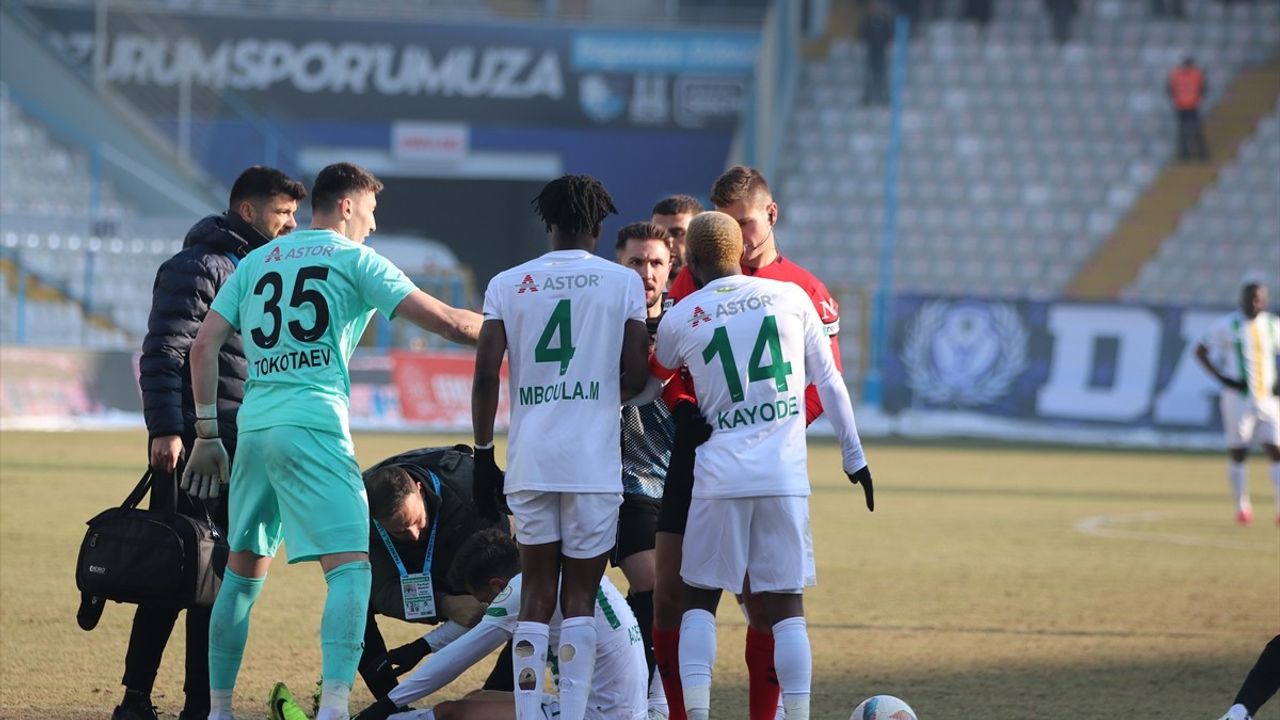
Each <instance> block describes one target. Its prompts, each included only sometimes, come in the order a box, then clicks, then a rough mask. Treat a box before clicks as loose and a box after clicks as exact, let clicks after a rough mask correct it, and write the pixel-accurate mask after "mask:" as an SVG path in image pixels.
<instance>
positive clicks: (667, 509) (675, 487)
mask: <svg viewBox="0 0 1280 720" xmlns="http://www.w3.org/2000/svg"><path fill="white" fill-rule="evenodd" d="M711 202H712V204H714V205H715V209H716V210H718V211H720V212H723V213H726V214H728V215H729V216H731V217H733V218H734V219H735V220H737V221H738V225H739V226H740V228H741V230H742V239H743V248H744V249H743V254H742V261H741V267H742V272H743V273H744V274H746V275H750V276H753V277H762V278H769V279H773V280H784V281H786V282H790V283H794V284H796V285H799V286H800V288H801V289H803V290H804V291H805V293H806V294H807V295H808V296H809V299H810V301H811V302H812V303H813V307H814V309H815V310H816V311H817V313H818V317H819V318H821V320H822V323H823V330H824V332H825V333H826V335H827V336H828V337H829V338H830V340H831V352H832V355H833V356H834V357H835V362H836V367H837V368H840V367H841V363H840V343H839V340H838V339H837V337H836V336H837V334H838V333H839V332H840V308H839V305H838V304H837V303H836V300H835V298H833V297H832V296H831V293H830V292H828V290H827V288H826V286H825V285H823V284H822V281H821V280H819V279H818V278H816V277H814V276H813V274H812V273H810V272H808V271H807V270H805V269H804V268H802V267H800V266H798V265H796V264H795V263H793V262H791V261H789V260H787V259H786V258H784V257H782V255H780V254H779V252H778V247H777V240H776V238H775V237H774V233H773V228H774V225H776V224H777V222H778V203H776V202H774V200H773V195H772V193H771V192H770V190H769V184H768V183H767V182H766V181H765V179H764V176H763V175H761V174H760V172H759V171H758V170H755V169H754V168H749V167H744V166H741V165H738V166H734V167H732V168H729V169H728V170H726V171H725V172H724V174H722V175H721V176H720V177H719V178H717V179H716V181H715V183H714V184H713V185H712V187H711ZM697 288H698V284H697V281H696V279H695V278H694V276H693V274H692V273H691V272H689V270H688V269H687V268H686V269H684V270H682V271H681V272H680V274H679V275H677V276H676V279H675V280H674V281H673V282H672V284H671V292H670V294H669V297H668V304H669V305H670V304H674V303H677V302H679V301H680V300H681V299H683V298H684V297H686V296H688V295H689V294H690V293H692V292H693V291H694V290H696V289H697ZM671 395H673V393H670V392H669V393H668V396H671ZM804 404H805V422H806V423H812V422H813V421H814V420H815V419H817V418H818V417H819V416H820V415H821V414H822V400H821V398H820V397H819V396H818V392H817V390H816V389H815V388H813V387H809V388H808V389H807V390H806V391H805V401H804ZM673 407H674V408H675V410H674V411H673V412H674V414H675V416H676V421H677V428H676V452H674V453H673V457H672V464H671V472H670V473H669V474H668V477H667V488H666V496H664V497H663V501H662V516H661V517H660V518H659V525H658V539H657V553H658V573H659V576H658V581H657V589H656V591H655V594H654V626H655V628H658V629H657V630H655V632H654V654H655V656H656V659H657V663H658V666H659V669H660V671H662V677H663V685H664V687H665V688H666V692H667V698H668V700H670V701H671V702H672V703H676V698H677V697H678V696H679V692H680V690H679V675H678V673H677V672H675V665H676V649H677V647H678V645H679V630H678V628H672V627H671V626H670V625H668V624H667V623H668V622H676V621H675V620H673V617H679V616H680V615H681V614H682V613H683V612H684V606H683V604H682V602H683V596H682V594H681V591H680V590H679V589H678V585H679V584H678V582H677V579H676V578H675V577H674V576H669V572H670V570H672V569H674V568H678V567H679V566H680V556H679V548H680V542H679V539H680V538H681V537H682V536H683V535H684V527H685V520H686V517H687V515H688V502H689V500H688V498H689V483H691V482H692V478H691V477H690V475H689V473H691V472H692V471H691V468H692V464H691V461H690V460H686V459H685V458H686V456H687V455H688V453H690V452H692V451H693V448H694V447H696V445H697V443H698V442H699V441H700V438H703V437H705V434H706V432H707V430H706V428H705V423H703V422H702V420H701V418H700V416H698V415H697V413H696V412H693V408H692V407H689V408H684V407H682V404H674V405H673ZM686 448H687V449H686ZM668 533H669V534H670V535H668ZM673 585H674V586H675V587H673ZM738 602H739V604H741V605H742V607H743V612H744V614H746V616H747V621H748V625H747V639H746V662H747V674H748V678H749V684H748V687H749V691H748V692H749V701H748V704H749V707H750V718H751V720H773V718H774V716H775V714H776V712H777V708H778V693H779V688H778V683H777V681H776V677H777V673H776V672H775V670H774V668H773V655H774V652H773V636H772V635H771V634H770V633H769V627H768V625H767V624H766V623H764V622H763V621H761V620H760V618H761V617H763V608H762V607H761V606H760V603H759V602H758V600H757V598H755V597H754V596H752V595H751V594H750V593H747V594H746V595H745V596H743V597H740V598H739V599H738ZM672 720H681V718H679V717H674V716H673V718H672Z"/></svg>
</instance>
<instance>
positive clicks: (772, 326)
mask: <svg viewBox="0 0 1280 720" xmlns="http://www.w3.org/2000/svg"><path fill="white" fill-rule="evenodd" d="M766 350H768V351H769V359H770V362H769V364H768V365H761V364H760V363H762V362H763V361H764V353H765V351H766ZM717 355H719V356H720V366H721V368H723V369H724V379H725V383H726V384H727V385H728V386H729V397H730V399H732V400H733V401H734V402H742V399H743V398H744V397H746V394H745V392H744V391H743V389H742V378H740V377H738V363H737V361H736V360H735V359H734V357H733V345H731V344H730V343H729V331H728V330H726V329H725V327H724V326H723V325H721V326H720V327H718V328H716V330H715V332H714V333H712V335H711V342H710V343H707V347H706V349H704V350H703V351H702V361H703V362H705V363H707V364H708V365H710V364H711V359H712V358H714V357H715V356H717ZM790 374H791V363H789V362H787V361H786V360H785V359H783V357H782V340H781V339H780V338H779V337H778V318H776V317H774V316H773V315H765V316H764V319H763V320H762V321H761V322H760V330H759V332H758V333H757V334H756V345H755V347H754V348H752V350H751V361H750V362H749V363H748V364H747V382H756V381H757V380H773V381H774V383H775V386H776V387H777V388H778V392H786V391H787V375H790Z"/></svg>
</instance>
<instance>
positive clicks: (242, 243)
mask: <svg viewBox="0 0 1280 720" xmlns="http://www.w3.org/2000/svg"><path fill="white" fill-rule="evenodd" d="M306 194H307V191H306V188H304V187H303V185H302V183H299V182H298V181H296V180H294V179H292V178H290V177H289V176H287V175H285V174H284V173H282V172H280V171H279V170H276V169H274V168H269V167H263V166H260V165H255V166H253V167H250V168H248V169H247V170H245V171H244V172H242V173H241V174H240V177H238V178H236V181H235V184H234V185H232V187H231V200H230V203H229V207H228V209H227V211H226V212H225V213H223V214H221V215H210V216H208V217H205V218H203V219H202V220H200V221H199V222H197V223H196V224H195V225H194V226H193V227H192V228H191V230H189V231H188V232H187V237H186V239H185V240H184V241H183V247H182V250H181V251H179V252H178V253H177V254H176V255H174V256H173V257H172V258H169V259H168V260H166V261H165V262H164V264H162V265H161V266H160V269H159V271H158V272H157V273H156V280H155V285H154V286H153V288H152V300H151V315H150V317H149V318H148V320H147V335H146V338H145V339H144V340H143V343H142V358H141V360H140V363H139V370H140V377H139V382H140V384H141V386H142V406H143V414H144V416H145V418H146V423H147V436H148V443H149V445H148V458H149V462H150V465H151V468H152V470H153V471H154V472H155V473H156V475H157V478H159V480H158V481H157V482H156V483H155V484H154V485H153V486H152V489H151V500H150V503H151V506H152V507H154V508H167V507H169V506H170V503H173V502H174V500H175V498H174V496H173V495H174V493H175V492H177V490H176V483H175V482H173V481H172V478H174V477H175V476H176V475H178V474H181V472H182V468H183V460H184V459H185V457H186V455H187V453H188V452H189V450H190V448H191V444H192V442H193V441H194V439H195V420H196V414H195V403H194V401H193V400H192V397H191V371H190V367H189V365H188V358H187V354H188V351H189V350H190V348H191V343H192V341H193V340H194V339H195V336H196V331H198V330H199V329H200V323H201V322H202V321H203V320H204V316H205V314H206V313H208V311H209V304H210V303H212V302H213V298H214V296H215V295H216V294H217V293H218V289H219V288H221V287H222V285H223V283H225V282H226V281H227V278H228V277H230V276H231V273H232V272H233V271H235V268H236V265H237V264H238V263H239V262H240V258H243V257H244V256H245V255H247V254H248V253H249V251H251V250H253V249H255V248H258V247H260V246H262V245H265V244H266V243H267V242H269V241H271V240H272V239H274V238H276V237H279V236H281V235H284V234H286V233H288V232H289V231H291V230H293V229H294V228H295V227H297V222H296V221H295V220H294V213H295V212H296V211H297V209H298V201H299V200H301V199H302V198H304V197H306ZM248 371H249V370H248V365H247V364H246V362H245V357H244V350H243V349H242V347H241V344H240V338H239V336H235V337H233V338H232V339H231V340H230V341H229V342H227V344H226V345H224V346H222V350H221V352H220V353H219V355H218V426H219V430H220V431H221V436H222V439H223V442H224V443H226V447H227V454H228V456H230V457H232V458H234V455H235V439H236V413H237V411H238V410H239V408H240V402H241V400H243V398H244V383H245V379H246V378H247V377H248ZM176 501H177V508H178V512H181V513H184V514H191V515H203V514H204V512H205V511H206V510H208V512H209V513H210V515H211V516H212V518H213V520H214V522H215V523H217V524H218V526H219V527H221V528H223V531H224V532H225V529H226V526H227V506H226V503H225V501H224V500H223V499H209V500H204V501H201V500H197V499H194V498H191V497H189V496H188V495H187V494H186V493H177V498H176ZM177 619H178V609H176V608H159V607H148V606H139V607H138V609H137V611H136V612H135V614H134V618H133V629H132V632H131V633H130V635H129V649H128V652H127V654H126V655H125V671H124V678H123V679H122V681H121V682H122V683H123V684H124V686H125V693H124V699H123V700H122V701H121V703H120V705H119V706H118V707H116V709H115V712H113V713H112V715H111V717H112V720H156V718H157V715H156V709H155V707H153V706H152V704H151V690H152V686H153V685H154V684H155V680H156V672H157V671H158V670H159V668H160V660H161V658H162V656H163V655H164V648H165V645H166V644H167V643H168V642H169V635H170V633H172V632H173V626H174V623H175V622H176V621H177ZM183 691H184V693H185V695H186V703H185V705H184V706H183V710H182V713H181V714H180V715H179V716H178V718H179V720H195V719H196V718H201V719H202V720H203V718H205V717H207V716H208V714H209V608H191V609H189V610H187V657H186V681H185V683H184V685H183Z"/></svg>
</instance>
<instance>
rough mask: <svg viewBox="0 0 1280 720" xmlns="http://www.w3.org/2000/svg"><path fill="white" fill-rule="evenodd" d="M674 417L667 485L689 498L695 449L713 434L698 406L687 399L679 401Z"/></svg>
mask: <svg viewBox="0 0 1280 720" xmlns="http://www.w3.org/2000/svg"><path fill="white" fill-rule="evenodd" d="M671 417H672V419H673V420H674V421H675V426H676V431H675V438H674V440H673V441H672V443H671V463H670V465H668V466H667V488H668V491H674V492H676V493H679V494H681V495H683V496H686V497H687V496H688V495H689V494H690V493H691V492H692V491H693V459H694V451H695V450H697V449H698V446H699V445H701V444H702V443H704V442H706V441H707V438H709V437H711V426H710V425H708V424H707V421H706V420H705V419H703V417H702V413H701V412H699V411H698V406H697V405H694V404H693V403H691V402H689V401H688V400H681V401H680V402H678V403H676V407H675V409H674V410H672V411H671ZM672 489H674V490H672Z"/></svg>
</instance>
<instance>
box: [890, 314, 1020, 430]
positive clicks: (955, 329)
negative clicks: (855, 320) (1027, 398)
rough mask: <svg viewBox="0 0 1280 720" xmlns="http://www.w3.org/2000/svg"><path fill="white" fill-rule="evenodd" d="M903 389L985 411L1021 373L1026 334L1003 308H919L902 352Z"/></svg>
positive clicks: (932, 400) (930, 399)
mask: <svg viewBox="0 0 1280 720" xmlns="http://www.w3.org/2000/svg"><path fill="white" fill-rule="evenodd" d="M902 364H903V365H904V366H905V368H906V371H907V386H908V387H910V388H911V390H912V391H913V392H914V393H915V395H916V397H917V398H919V399H921V400H925V401H927V402H930V403H935V404H943V405H953V406H957V407H965V406H970V407H972V406H977V405H985V404H987V403H991V402H994V401H996V400H998V399H1000V398H1001V397H1003V396H1004V395H1005V394H1006V393H1007V392H1008V391H1009V388H1010V386H1011V385H1012V384H1013V381H1014V380H1016V379H1017V378H1018V376H1019V375H1021V374H1022V371H1023V370H1025V369H1026V367H1027V328H1026V326H1025V325H1024V324H1023V322H1022V318H1021V317H1019V315H1018V312H1017V311H1016V310H1015V309H1014V308H1013V307H1012V306H1010V305H1007V304H1004V303H983V302H947V301H943V300H939V301H935V302H930V303H927V304H925V305H924V306H923V307H922V308H920V311H919V312H918V313H917V314H916V317H915V319H914V320H913V321H912V323H911V327H910V329H909V331H908V332H907V341H906V344H905V346H904V347H903V349H902Z"/></svg>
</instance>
